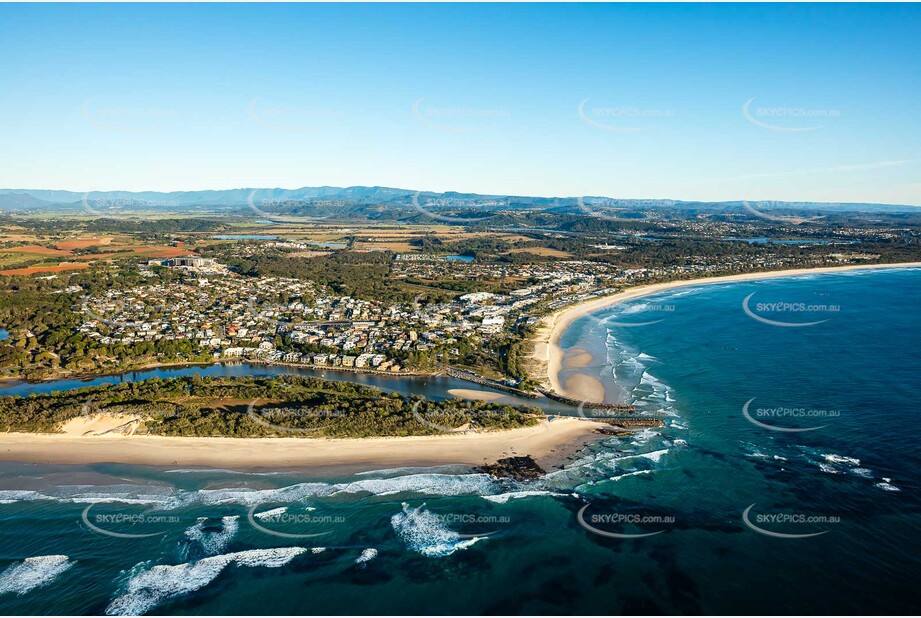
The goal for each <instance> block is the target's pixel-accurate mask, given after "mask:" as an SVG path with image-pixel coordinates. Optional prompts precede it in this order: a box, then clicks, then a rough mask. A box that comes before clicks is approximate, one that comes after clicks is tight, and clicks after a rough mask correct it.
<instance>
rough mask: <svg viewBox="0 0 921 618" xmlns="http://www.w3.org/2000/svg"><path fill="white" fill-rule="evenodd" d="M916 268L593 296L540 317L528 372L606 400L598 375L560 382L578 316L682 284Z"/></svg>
mask: <svg viewBox="0 0 921 618" xmlns="http://www.w3.org/2000/svg"><path fill="white" fill-rule="evenodd" d="M917 267H921V262H903V263H897V264H866V265H853V266H829V267H822V268H806V269H788V270H776V271H767V272H759V273H744V274H740V275H727V276H723V277H705V278H701V279H687V280H681V281H669V282H666V283H656V284H652V285H643V286H639V287H635V288H629V289H626V290H623V291H621V292H618V293H617V294H611V295H609V296H602V297H600V298H594V299H591V300H588V301H585V302H582V303H578V304H575V305H571V306H569V307H564V308H563V309H560V310H559V311H556V312H554V313H551V314H550V315H547V316H544V317H543V318H542V319H541V321H540V323H539V326H538V328H537V330H536V332H535V334H534V336H533V337H532V338H531V340H530V342H531V346H532V352H531V354H530V355H529V356H528V357H527V360H528V362H527V363H525V369H526V371H527V373H528V376H529V377H530V378H531V379H532V380H534V381H535V382H536V383H538V384H541V385H543V387H544V388H545V389H547V390H550V391H553V392H555V393H559V394H561V395H564V396H566V397H570V398H573V399H578V400H582V401H591V402H599V401H603V398H604V389H603V387H602V386H601V383H600V381H598V380H597V378H594V377H593V376H587V375H583V374H576V375H575V376H573V378H570V379H569V380H567V381H566V384H565V385H564V384H562V383H561V381H560V371H561V370H562V369H563V357H564V355H565V351H564V350H563V349H562V348H561V347H560V345H559V343H560V338H561V337H562V336H563V333H564V332H566V328H567V327H568V326H569V325H570V324H572V323H573V322H574V321H576V320H577V319H579V318H581V317H584V316H586V315H589V314H591V313H593V312H595V311H598V310H600V309H604V308H607V307H611V306H613V305H616V304H618V303H621V302H624V301H627V300H633V299H637V298H641V297H643V296H648V295H650V294H655V293H658V292H664V291H667V290H672V289H676V288H682V287H691V286H699V285H713V284H719V283H730V282H734V281H756V280H760V279H774V278H779V277H794V276H799V275H813V274H821V273H836V272H847V271H852V270H865V269H882V268H917ZM580 376H582V377H580ZM574 378H575V379H574Z"/></svg>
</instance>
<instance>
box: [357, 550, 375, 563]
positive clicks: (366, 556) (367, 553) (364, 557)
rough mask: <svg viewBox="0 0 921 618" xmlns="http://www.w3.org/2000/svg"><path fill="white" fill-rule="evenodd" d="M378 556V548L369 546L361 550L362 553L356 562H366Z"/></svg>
mask: <svg viewBox="0 0 921 618" xmlns="http://www.w3.org/2000/svg"><path fill="white" fill-rule="evenodd" d="M375 558H377V550H376V549H374V548H373V547H369V548H368V549H365V550H363V551H362V552H361V555H360V556H358V557H357V558H355V564H364V563H366V562H371V561H372V560H374V559H375Z"/></svg>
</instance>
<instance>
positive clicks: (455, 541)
mask: <svg viewBox="0 0 921 618" xmlns="http://www.w3.org/2000/svg"><path fill="white" fill-rule="evenodd" d="M424 507H425V505H424V504H423V505H422V506H419V507H417V508H411V507H410V506H409V505H408V504H407V503H405V502H404V503H403V511H402V512H400V513H397V514H396V515H394V516H393V517H391V518H390V523H391V525H392V526H393V529H394V531H396V533H397V535H399V537H400V538H401V539H403V542H404V543H406V545H407V546H408V547H409V548H410V549H412V550H413V551H416V552H418V553H420V554H422V555H423V556H429V557H433V558H437V557H443V556H450V555H451V554H453V553H454V552H456V551H458V550H461V549H467V548H468V547H470V546H472V545H473V544H474V543H477V542H478V541H482V540H483V539H484V538H486V537H479V536H474V537H469V536H465V535H461V534H458V533H457V532H455V531H454V530H451V529H450V528H448V527H447V526H446V525H445V524H444V522H443V521H442V518H440V517H439V516H438V515H436V514H435V513H432V512H431V511H427V510H425V508H424Z"/></svg>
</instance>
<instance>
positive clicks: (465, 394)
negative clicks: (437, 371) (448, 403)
mask: <svg viewBox="0 0 921 618" xmlns="http://www.w3.org/2000/svg"><path fill="white" fill-rule="evenodd" d="M448 393H450V394H451V395H454V396H455V397H457V398H459V399H472V400H474V401H495V400H496V399H502V398H503V397H504V396H505V395H503V394H502V393H493V392H491V391H481V390H479V389H476V388H452V389H450V390H448Z"/></svg>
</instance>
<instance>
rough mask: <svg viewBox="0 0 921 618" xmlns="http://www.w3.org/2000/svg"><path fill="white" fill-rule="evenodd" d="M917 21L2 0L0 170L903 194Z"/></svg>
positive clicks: (888, 9) (189, 183)
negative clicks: (20, 1)
mask: <svg viewBox="0 0 921 618" xmlns="http://www.w3.org/2000/svg"><path fill="white" fill-rule="evenodd" d="M919 41H921V7H919V6H917V5H878V4H875V5H854V4H850V5H827V4H825V5H821V4H815V5H773V6H766V5H725V4H724V5H709V6H701V5H650V4H642V5H444V4H439V5H356V4H350V5H289V4H284V5H239V4H234V5H113V4H99V5H8V4H7V5H0V145H2V148H0V186H2V187H15V188H49V189H51V188H54V189H71V190H76V191H85V190H113V189H129V190H144V189H148V190H183V189H188V190H191V189H206V188H232V187H253V186H273V187H274V186H278V187H287V188H294V187H300V186H313V185H358V184H360V185H386V186H396V187H403V188H418V189H431V190H459V191H475V192H481V193H510V194H527V195H554V196H557V195H559V196H574V195H608V196H615V197H624V198H668V199H704V200H729V199H754V200H772V199H783V200H792V201H830V202H844V201H865V202H889V203H907V204H919V205H921V130H919V127H921V44H919ZM753 98H754V100H752V99H753ZM746 103H748V107H747V111H746V109H745V106H746Z"/></svg>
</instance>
